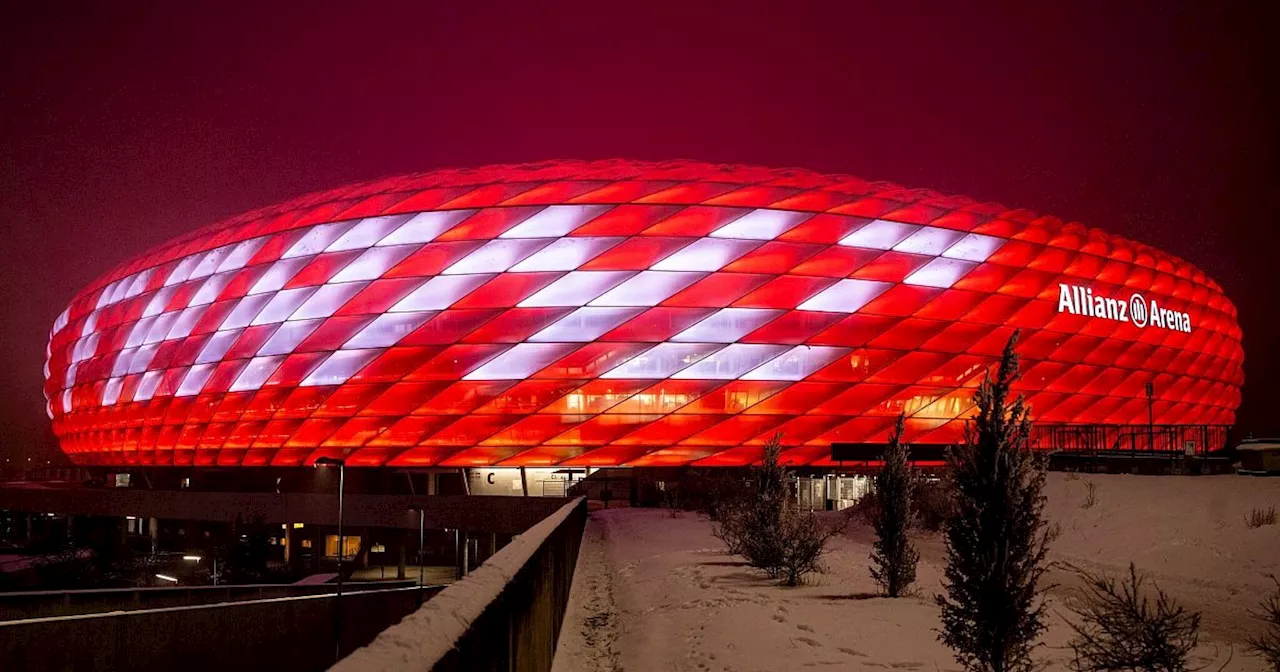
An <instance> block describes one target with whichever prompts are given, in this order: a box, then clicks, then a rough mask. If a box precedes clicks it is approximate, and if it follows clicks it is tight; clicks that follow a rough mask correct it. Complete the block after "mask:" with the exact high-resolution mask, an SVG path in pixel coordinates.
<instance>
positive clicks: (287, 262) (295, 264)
mask: <svg viewBox="0 0 1280 672" xmlns="http://www.w3.org/2000/svg"><path fill="white" fill-rule="evenodd" d="M309 261H311V259H310V258H302V257H300V258H296V259H281V260H279V261H277V262H275V263H274V264H271V268H269V269H267V272H266V273H263V274H262V277H260V278H258V281H257V282H255V283H253V286H252V287H250V288H249V291H248V292H246V294H262V293H264V292H277V291H280V289H281V288H282V287H284V286H285V284H286V283H288V282H289V281H290V280H292V279H293V276H295V275H297V274H298V271H300V270H302V267H303V266H306V265H307V262H309Z"/></svg>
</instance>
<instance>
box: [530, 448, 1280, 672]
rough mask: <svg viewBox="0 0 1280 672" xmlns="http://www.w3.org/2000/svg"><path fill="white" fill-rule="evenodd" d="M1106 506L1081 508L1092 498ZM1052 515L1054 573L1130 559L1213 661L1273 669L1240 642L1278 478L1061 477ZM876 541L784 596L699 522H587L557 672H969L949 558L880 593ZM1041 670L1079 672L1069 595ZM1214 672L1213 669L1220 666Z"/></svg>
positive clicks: (934, 559)
mask: <svg viewBox="0 0 1280 672" xmlns="http://www.w3.org/2000/svg"><path fill="white" fill-rule="evenodd" d="M1088 482H1092V483H1093V484H1094V486H1095V500H1096V501H1095V503H1094V504H1093V505H1092V506H1090V507H1088V508H1085V507H1084V506H1083V504H1084V502H1085V499H1086V493H1087V489H1088V486H1087V485H1086V483H1088ZM1047 495H1048V497H1049V506H1048V513H1049V517H1050V519H1051V521H1052V522H1055V523H1057V524H1058V525H1059V527H1060V530H1061V532H1060V536H1059V538H1058V539H1057V541H1056V542H1055V543H1054V545H1053V554H1052V557H1053V559H1054V560H1058V561H1066V562H1070V563H1072V564H1075V565H1077V566H1081V567H1086V568H1088V569H1091V570H1098V569H1106V570H1114V571H1122V570H1124V569H1125V568H1126V567H1127V566H1128V563H1129V562H1130V561H1131V560H1132V561H1133V562H1135V563H1137V565H1138V567H1139V569H1141V570H1144V571H1146V572H1148V573H1149V574H1150V575H1151V576H1152V577H1153V578H1154V579H1155V580H1156V581H1157V582H1158V583H1159V584H1160V586H1161V587H1162V588H1164V589H1165V590H1166V591H1167V592H1169V593H1171V594H1173V595H1174V596H1175V597H1176V598H1178V599H1179V600H1180V601H1182V602H1183V603H1184V604H1186V605H1187V606H1190V607H1193V608H1195V609H1197V610H1200V611H1202V612H1203V613H1204V635H1203V636H1202V638H1201V641H1202V646H1201V647H1200V649H1199V651H1198V652H1197V654H1198V656H1199V657H1200V658H1201V660H1200V662H1201V663H1211V662H1212V663H1213V665H1212V669H1217V668H1219V667H1220V666H1221V665H1222V664H1223V662H1225V661H1227V659H1228V656H1231V660H1230V663H1229V664H1228V665H1227V668H1226V669H1228V670H1264V669H1265V667H1264V666H1263V665H1262V664H1261V661H1260V660H1258V659H1256V658H1253V657H1250V656H1248V655H1247V654H1246V652H1245V650H1244V645H1243V642H1244V640H1245V639H1246V638H1247V637H1248V635H1249V634H1250V633H1251V632H1253V630H1254V628H1256V627H1257V626H1256V622H1254V621H1252V620H1251V618H1250V617H1249V614H1248V610H1249V609H1250V608H1251V607H1253V606H1254V605H1256V603H1257V600H1258V598H1259V596H1261V595H1262V594H1263V593H1264V592H1265V591H1266V590H1267V589H1268V587H1269V586H1271V585H1272V584H1271V583H1270V581H1269V580H1268V579H1267V578H1266V574H1268V573H1276V574H1280V527H1277V526H1270V527H1262V528H1258V529H1252V530H1251V529H1248V528H1247V527H1246V525H1245V523H1244V515H1245V514H1246V513H1248V512H1249V510H1250V509H1251V508H1252V507H1255V506H1263V507H1265V506H1271V505H1274V504H1277V503H1280V479H1251V478H1245V477H1239V476H1211V477H1209V476H1206V477H1151V476H1105V475H1087V476H1081V477H1079V478H1078V479H1077V478H1070V477H1068V476H1066V475H1065V474H1060V473H1055V474H1051V475H1050V479H1049V485H1048V487H1047ZM871 538H872V535H871V532H870V530H869V529H868V528H867V527H866V526H865V525H853V526H851V527H850V528H849V530H848V531H847V533H846V535H845V536H843V537H839V538H837V539H835V540H834V541H833V543H832V544H831V552H830V554H829V555H828V556H827V558H826V565H827V568H828V569H827V572H826V573H824V574H821V575H818V576H816V577H814V578H813V579H812V580H811V581H810V583H809V585H806V586H802V587H799V588H784V587H780V586H778V585H776V584H775V583H773V582H770V581H768V580H767V579H765V578H763V577H762V576H760V575H758V574H757V573H756V572H754V571H752V570H751V569H750V568H748V567H746V566H744V565H743V564H742V563H741V561H740V559H739V558H734V557H731V556H726V555H725V554H724V553H723V551H722V550H721V547H720V545H719V543H718V542H717V541H716V540H715V539H714V538H713V537H712V536H711V534H710V524H709V523H708V522H707V521H706V520H705V519H704V518H702V517H700V516H698V515H696V514H692V513H679V514H677V515H676V516H675V517H672V515H671V514H670V513H669V512H667V511H664V510H657V509H613V510H608V511H597V512H595V513H593V514H592V516H591V520H590V522H588V524H587V531H586V537H585V539H584V546H583V550H582V553H581V555H580V557H579V561H578V567H577V574H576V575H575V577H574V587H573V593H572V595H571V597H570V605H569V611H568V614H567V616H566V619H565V624H564V629H563V631H562V633H561V636H560V648H559V651H558V652H557V655H556V661H555V670H557V671H563V672H568V671H576V670H792V669H797V670H798V669H808V668H825V669H873V668H892V669H903V670H913V669H928V670H932V669H939V670H953V669H957V665H956V664H955V662H954V660H953V658H952V656H951V652H950V651H949V650H948V649H946V648H945V647H944V646H942V645H941V644H940V643H938V641H937V632H936V628H937V627H938V624H939V621H938V609H937V607H936V606H934V604H933V600H932V596H933V594H935V593H937V592H938V591H939V590H940V589H941V583H940V581H941V566H942V552H943V546H942V541H941V539H940V538H939V537H938V536H937V535H934V536H930V537H925V538H922V539H920V540H919V546H920V551H921V555H922V556H923V560H922V562H921V566H920V568H919V581H918V593H919V594H918V595H917V596H915V597H909V598H904V599H897V600H891V599H887V598H882V597H877V596H875V595H874V592H875V586H874V584H873V583H872V581H871V579H870V577H869V575H868V571H867V568H868V564H869V561H868V559H867V556H868V554H869V553H870V550H871V549H870V543H871ZM1070 578H1071V577H1070V576H1069V575H1067V574H1065V573H1063V572H1054V573H1053V574H1051V576H1050V579H1051V582H1054V583H1061V584H1062V586H1061V587H1060V588H1057V589H1056V590H1055V591H1054V593H1053V594H1052V596H1051V599H1050V607H1049V613H1050V619H1049V621H1050V627H1049V630H1048V632H1047V633H1046V634H1045V636H1044V637H1043V639H1042V641H1043V643H1044V644H1045V646H1044V647H1042V648H1041V649H1039V651H1038V653H1037V657H1038V658H1039V659H1040V660H1042V661H1045V662H1046V663H1048V667H1049V669H1059V670H1061V669H1069V668H1068V667H1067V665H1066V663H1067V662H1068V661H1069V657H1070V652H1069V650H1067V649H1066V648H1065V645H1066V643H1067V641H1068V640H1069V639H1070V636H1071V632H1070V629H1069V627H1068V626H1067V624H1066V622H1065V621H1064V620H1063V619H1064V615H1065V611H1066V610H1065V609H1064V607H1063V605H1062V603H1061V596H1062V595H1063V594H1064V593H1065V592H1066V591H1068V590H1070V589H1071V582H1070ZM1213 661H1216V662H1213Z"/></svg>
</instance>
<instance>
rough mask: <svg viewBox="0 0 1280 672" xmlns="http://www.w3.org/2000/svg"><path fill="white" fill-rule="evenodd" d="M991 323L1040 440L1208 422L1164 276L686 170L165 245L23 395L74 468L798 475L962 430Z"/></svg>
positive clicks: (452, 190) (1150, 262)
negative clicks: (42, 404)
mask: <svg viewBox="0 0 1280 672" xmlns="http://www.w3.org/2000/svg"><path fill="white" fill-rule="evenodd" d="M1015 329H1017V330H1021V338H1020V342H1019V345H1018V352H1019V354H1020V356H1021V357H1022V363H1023V371H1024V375H1023V377H1022V379H1021V380H1020V381H1019V383H1018V386H1019V388H1020V390H1021V392H1022V393H1024V394H1025V395H1026V396H1027V398H1028V400H1029V403H1030V405H1031V407H1032V409H1033V413H1034V416H1035V419H1036V421H1037V422H1038V423H1040V424H1042V425H1044V426H1064V427H1065V426H1072V425H1078V424H1088V425H1096V426H1111V427H1121V428H1123V427H1126V426H1130V427H1148V426H1149V425H1153V424H1160V425H1171V426H1178V425H1229V424H1231V423H1232V422H1233V421H1234V413H1235V409H1236V407H1237V405H1238V403H1239V398H1240V386H1241V384H1242V382H1243V374H1242V364H1243V360H1244V353H1243V350H1242V347H1241V332H1240V329H1239V327H1238V326H1237V323H1236V310H1235V307H1234V306H1233V305H1232V303H1231V302H1230V301H1229V300H1228V299H1227V298H1226V297H1225V296H1224V295H1223V292H1222V290H1221V288H1220V287H1219V286H1218V285H1217V284H1216V283H1215V282H1214V281H1213V280H1211V279H1210V278H1208V277H1206V276H1205V274H1204V273H1203V272H1201V271H1200V270H1199V269H1197V268H1195V267H1194V266H1192V265H1190V264H1188V263H1187V262H1185V261H1182V260H1181V259H1177V258H1175V257H1172V256H1170V255H1168V254H1165V253H1163V252H1161V251H1159V250H1155V249H1152V248H1151V247H1148V246H1146V245H1143V244H1141V243H1137V242H1134V241H1130V240H1126V239H1124V238H1120V237H1117V236H1114V235H1110V234H1106V233H1103V232H1102V231H1099V230H1097V229H1090V228H1086V227H1084V226H1082V225H1080V224H1076V223H1065V222H1062V221H1060V220H1058V219H1055V218H1053V217H1046V216H1040V215H1037V214H1034V213H1031V212H1028V211H1025V210H1010V209H1007V208H1005V207H1002V206H999V205H995V204H990V203H979V202H975V201H973V200H970V199H967V198H961V197H953V196H944V195H940V194H937V193H935V192H932V191H927V190H918V189H905V188H902V187H899V186H896V185H892V184H887V183H882V182H866V181H862V180H859V179H855V178H852V177H847V176H839V175H836V176H826V175H819V174H814V173H811V172H806V171H801V170H773V169H761V168H750V167H737V166H718V165H708V164H701V163H691V162H673V163H639V162H631V161H605V162H589V163H588V162H554V163H544V164H536V165H520V166H495V167H488V168H479V169H472V170H453V171H439V172H432V173H426V174H419V175H410V176H404V177H396V178H390V179H385V180H380V181H375V182H368V183H364V184H358V185H354V186H349V187H345V188H342V189H336V190H332V191H328V192H324V193H320V194H314V195H309V196H306V197H302V198H298V199H295V200H292V201H289V202H287V203H284V204H281V205H278V206H275V207H270V208H265V209H261V210H257V211H254V212H250V213H246V214H244V215H241V216H238V217H235V218H232V219H229V220H227V221H224V222H221V223H218V224H215V225H213V226H209V227H207V228H204V229H202V230H199V231H196V232H194V233H190V234H187V235H184V236H182V237H180V238H178V239H176V240H174V241H172V242H170V243H167V244H165V245H162V246H160V247H158V248H156V249H153V250H151V251H149V252H147V253H146V254H143V255H141V256H139V257H137V258H135V259H132V260H130V261H127V262H125V263H124V264H122V265H120V266H119V267H117V268H116V269H115V270H113V271H111V272H110V273H108V274H106V275H105V276H103V277H102V278H100V279H99V280H97V281H96V282H94V283H93V284H91V285H90V286H89V287H87V288H86V289H85V290H84V291H82V292H80V293H79V294H78V295H77V296H76V297H75V298H74V299H73V300H72V301H71V304H70V306H69V307H68V308H67V309H66V310H65V311H63V313H62V314H61V315H60V316H59V317H58V318H57V320H56V322H55V324H54V327H53V330H52V333H51V335H50V339H49V347H48V360H47V362H46V368H45V374H46V385H45V395H46V398H47V399H48V412H49V415H50V417H51V418H52V419H53V426H54V430H55V433H56V434H57V436H58V437H59V439H60V441H61V444H62V447H63V450H64V452H65V453H66V454H67V455H68V456H69V457H70V459H71V460H72V461H73V462H75V463H77V464H82V465H156V466H164V465H174V466H183V465H187V466H298V465H306V464H310V463H312V462H314V461H315V460H316V459H317V458H319V457H323V456H329V457H340V458H344V459H345V460H346V463H347V464H349V465H352V466H382V465H389V466H403V467H431V466H439V467H476V466H538V467H548V466H560V467H602V466H668V465H685V464H693V465H708V466H715V465H742V464H748V463H750V462H752V461H753V460H755V459H757V458H758V456H759V452H760V446H761V445H762V444H763V443H764V442H765V441H766V440H767V439H768V438H769V437H771V436H774V435H779V436H780V437H781V441H782V443H783V444H784V446H785V447H786V450H785V452H784V459H785V460H786V461H787V462H789V463H791V464H795V465H813V466H823V465H830V464H832V461H831V460H832V445H833V444H845V443H855V444H856V443H874V442H877V441H883V440H884V437H885V436H886V434H887V432H888V430H889V428H890V427H891V426H892V424H893V421H894V418H895V417H896V416H897V415H898V414H899V413H905V414H906V416H907V432H908V437H907V438H908V439H909V440H910V441H912V442H915V443H917V444H946V443H952V442H955V441H957V440H959V439H960V437H961V435H962V431H963V425H964V422H965V419H966V418H967V417H969V415H970V414H971V413H972V405H971V395H972V391H973V388H974V387H976V386H977V384H978V383H979V381H980V380H981V379H982V377H983V376H984V375H986V373H987V371H988V370H989V369H990V367H991V366H992V364H993V363H994V362H995V361H996V360H997V358H998V356H999V353H1000V351H1001V349H1002V348H1003V346H1004V345H1005V343H1006V342H1007V340H1008V339H1009V337H1010V335H1011V334H1012V333H1013V332H1014V330H1015ZM1149 394H1150V397H1149V396H1148V395H1149ZM1149 447H1151V448H1161V447H1162V448H1168V449H1176V448H1178V446H1174V445H1164V446H1155V445H1152V446H1149Z"/></svg>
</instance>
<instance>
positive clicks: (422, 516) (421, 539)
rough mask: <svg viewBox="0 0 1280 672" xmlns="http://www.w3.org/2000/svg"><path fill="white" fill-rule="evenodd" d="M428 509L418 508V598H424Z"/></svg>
mask: <svg viewBox="0 0 1280 672" xmlns="http://www.w3.org/2000/svg"><path fill="white" fill-rule="evenodd" d="M426 518H427V510H426V509H418V599H422V545H423V544H424V543H425V541H426V536H425V535H424V534H423V530H422V525H423V523H424V522H426Z"/></svg>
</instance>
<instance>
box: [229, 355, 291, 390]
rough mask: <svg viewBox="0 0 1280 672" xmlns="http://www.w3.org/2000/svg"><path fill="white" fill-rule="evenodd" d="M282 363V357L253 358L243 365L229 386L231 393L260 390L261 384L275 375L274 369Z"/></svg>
mask: <svg viewBox="0 0 1280 672" xmlns="http://www.w3.org/2000/svg"><path fill="white" fill-rule="evenodd" d="M282 361H284V356H283V355H273V356H270V357H254V358H253V359H251V360H249V363H248V364H247V365H245V367H244V370H243V371H241V372H240V375H239V376H238V377H237V378H236V382H234V383H232V384H231V391H232V392H243V391H245V390H256V389H258V388H261V387H262V384H263V383H265V382H267V379H268V378H270V377H271V374H273V373H275V371H276V368H277V367H279V366H280V362H282Z"/></svg>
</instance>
